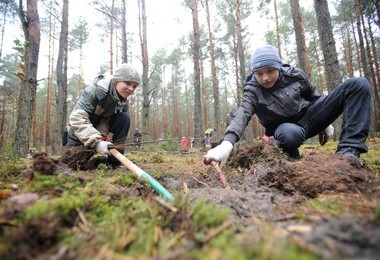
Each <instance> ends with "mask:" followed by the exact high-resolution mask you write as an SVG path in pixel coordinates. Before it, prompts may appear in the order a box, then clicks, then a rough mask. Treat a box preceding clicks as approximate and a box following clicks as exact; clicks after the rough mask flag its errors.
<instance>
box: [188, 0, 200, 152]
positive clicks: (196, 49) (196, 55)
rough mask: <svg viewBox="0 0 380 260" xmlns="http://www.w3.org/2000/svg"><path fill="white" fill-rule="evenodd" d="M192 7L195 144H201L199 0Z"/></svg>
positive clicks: (193, 1)
mask: <svg viewBox="0 0 380 260" xmlns="http://www.w3.org/2000/svg"><path fill="white" fill-rule="evenodd" d="M190 8H191V14H192V18H193V19H192V20H193V44H192V53H193V63H194V137H195V146H200V145H201V137H202V136H201V129H202V120H200V118H201V113H202V105H201V89H200V80H201V79H200V77H201V75H200V74H201V71H200V66H199V61H200V48H201V39H200V30H199V20H198V0H190Z"/></svg>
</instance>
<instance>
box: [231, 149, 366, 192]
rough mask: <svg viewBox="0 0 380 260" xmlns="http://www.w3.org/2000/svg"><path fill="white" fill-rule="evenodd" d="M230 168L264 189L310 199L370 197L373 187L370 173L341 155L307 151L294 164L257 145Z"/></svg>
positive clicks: (241, 152) (236, 157) (235, 157)
mask: <svg viewBox="0 0 380 260" xmlns="http://www.w3.org/2000/svg"><path fill="white" fill-rule="evenodd" d="M229 166H230V167H237V168H239V169H240V170H241V171H242V172H243V173H245V174H251V175H254V176H257V178H255V179H256V180H257V181H259V180H260V184H261V185H264V186H266V187H269V188H276V189H278V190H280V191H282V192H283V193H284V194H289V195H294V194H296V193H300V194H301V195H303V196H306V197H309V198H314V197H316V196H317V195H318V194H323V193H331V192H333V193H339V192H348V191H360V192H362V193H367V194H368V193H371V192H372V189H371V187H373V184H371V180H372V175H371V174H370V172H369V171H367V170H366V169H365V168H364V169H360V170H359V169H356V168H355V167H353V166H351V165H350V164H349V163H348V162H346V161H345V160H343V159H342V158H341V157H340V156H338V155H335V154H329V153H326V152H324V153H319V152H317V151H314V150H312V151H305V152H304V155H303V156H302V158H301V159H300V160H298V161H294V162H292V161H288V160H286V159H285V157H284V155H283V154H282V153H281V152H280V150H278V149H277V148H276V147H275V146H274V145H273V144H270V143H255V144H253V145H251V146H249V147H246V148H244V149H241V150H238V151H236V152H235V153H234V155H233V156H232V157H231V160H230V162H229Z"/></svg>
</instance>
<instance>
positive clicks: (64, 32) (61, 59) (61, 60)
mask: <svg viewBox="0 0 380 260" xmlns="http://www.w3.org/2000/svg"><path fill="white" fill-rule="evenodd" d="M68 21H69V0H63V8H62V22H61V35H60V37H59V47H58V48H59V51H58V58H57V87H58V92H57V98H56V100H57V118H56V120H57V124H56V126H57V129H56V131H55V132H56V134H55V136H54V138H55V141H54V148H53V151H54V152H57V151H58V147H60V146H61V140H62V135H63V131H64V130H65V129H66V125H67V60H68V37H69V23H68ZM58 144H59V146H57V145H58Z"/></svg>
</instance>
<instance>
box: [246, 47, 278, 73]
mask: <svg viewBox="0 0 380 260" xmlns="http://www.w3.org/2000/svg"><path fill="white" fill-rule="evenodd" d="M281 64H282V60H281V59H280V57H279V56H278V52H277V49H276V48H275V47H274V46H272V45H265V46H263V47H260V48H257V49H256V50H255V51H254V52H253V53H252V56H251V65H252V71H253V72H255V71H256V70H259V69H262V68H275V69H278V70H279V69H280V68H281Z"/></svg>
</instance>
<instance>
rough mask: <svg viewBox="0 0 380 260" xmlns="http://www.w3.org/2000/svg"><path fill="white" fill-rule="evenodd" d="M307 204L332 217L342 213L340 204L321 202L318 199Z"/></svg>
mask: <svg viewBox="0 0 380 260" xmlns="http://www.w3.org/2000/svg"><path fill="white" fill-rule="evenodd" d="M308 204H309V205H310V206H311V207H312V208H314V209H316V210H319V211H321V212H326V213H329V214H332V215H339V214H341V213H342V212H343V206H342V204H340V203H338V202H336V201H322V200H318V199H314V200H311V201H309V202H308Z"/></svg>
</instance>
